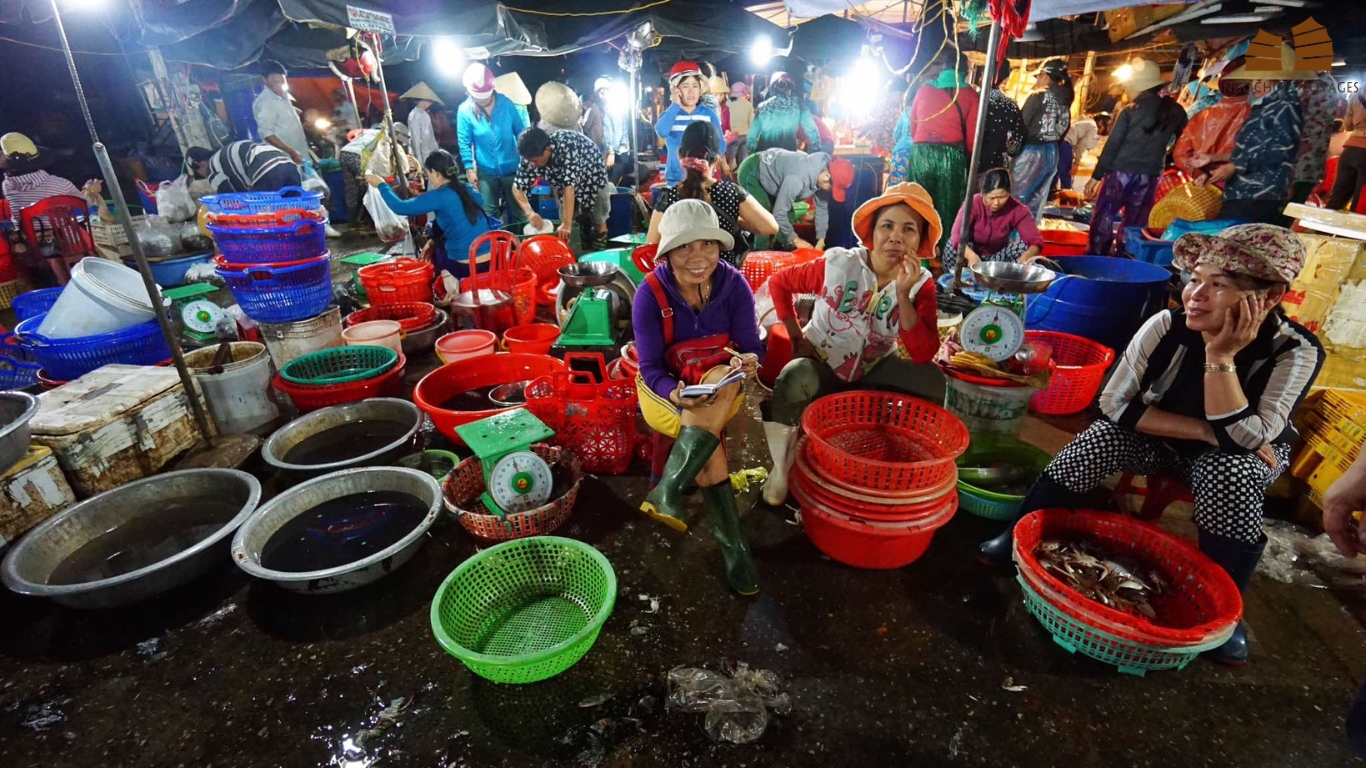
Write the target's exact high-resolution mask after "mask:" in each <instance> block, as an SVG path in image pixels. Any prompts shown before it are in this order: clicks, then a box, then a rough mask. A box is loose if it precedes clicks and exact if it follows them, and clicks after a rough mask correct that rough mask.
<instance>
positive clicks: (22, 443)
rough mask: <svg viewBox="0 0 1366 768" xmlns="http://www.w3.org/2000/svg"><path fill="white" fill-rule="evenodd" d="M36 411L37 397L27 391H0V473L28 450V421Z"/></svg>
mask: <svg viewBox="0 0 1366 768" xmlns="http://www.w3.org/2000/svg"><path fill="white" fill-rule="evenodd" d="M36 413H38V398H36V397H34V396H33V395H30V394H28V393H27V392H0V473H3V472H4V471H5V470H7V469H9V468H10V467H12V466H14V463H15V462H17V461H18V460H20V459H22V458H24V454H25V453H27V452H28V441H29V437H30V436H31V435H32V430H31V428H30V427H29V422H30V421H32V420H33V416H34V414H36Z"/></svg>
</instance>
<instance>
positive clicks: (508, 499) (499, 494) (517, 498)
mask: <svg viewBox="0 0 1366 768" xmlns="http://www.w3.org/2000/svg"><path fill="white" fill-rule="evenodd" d="M553 484H554V480H552V478H551V476H550V465H549V464H547V463H545V459H542V458H541V457H540V456H537V455H536V454H534V453H532V452H531V451H517V452H515V453H509V454H508V455H506V456H504V457H503V458H501V459H499V460H498V462H497V463H495V464H494V465H493V471H491V472H489V483H488V485H489V495H490V496H492V497H493V501H494V503H496V504H497V505H498V506H499V507H502V509H503V511H505V512H526V511H527V510H531V509H535V508H536V507H539V506H542V505H544V504H545V503H546V502H547V501H550V490H551V486H552V485H553Z"/></svg>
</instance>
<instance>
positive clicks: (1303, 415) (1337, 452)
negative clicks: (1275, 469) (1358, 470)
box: [1290, 389, 1366, 507]
mask: <svg viewBox="0 0 1366 768" xmlns="http://www.w3.org/2000/svg"><path fill="white" fill-rule="evenodd" d="M1300 434H1301V436H1303V437H1304V447H1303V448H1301V449H1300V452H1299V455H1297V456H1296V457H1295V460H1294V461H1293V462H1292V463H1291V465H1290V474H1292V475H1294V476H1295V477H1298V478H1299V479H1301V480H1303V481H1304V482H1305V484H1306V485H1308V486H1309V498H1310V499H1311V500H1312V501H1313V502H1314V503H1315V504H1318V505H1319V506H1320V507H1322V506H1323V494H1324V493H1325V492H1326V491H1327V490H1328V487H1329V486H1331V485H1332V484H1333V483H1334V482H1336V481H1337V480H1338V478H1340V477H1342V476H1343V474H1345V473H1346V472H1347V468H1348V467H1350V466H1352V462H1354V461H1356V459H1357V456H1359V455H1360V454H1361V444H1362V442H1363V441H1366V395H1358V394H1353V393H1349V392H1343V391H1340V390H1335V389H1326V390H1324V391H1323V392H1321V393H1319V394H1317V395H1315V396H1313V397H1311V398H1310V399H1309V401H1308V402H1307V403H1306V404H1305V407H1304V408H1302V409H1301V410H1300Z"/></svg>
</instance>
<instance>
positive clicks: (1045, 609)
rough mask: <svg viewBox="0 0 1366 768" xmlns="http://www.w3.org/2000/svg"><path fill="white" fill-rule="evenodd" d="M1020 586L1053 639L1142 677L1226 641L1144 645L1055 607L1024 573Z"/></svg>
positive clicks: (1183, 663) (1178, 665)
mask: <svg viewBox="0 0 1366 768" xmlns="http://www.w3.org/2000/svg"><path fill="white" fill-rule="evenodd" d="M1015 580H1016V581H1018V582H1020V589H1022V590H1024V599H1025V608H1027V609H1028V610H1029V612H1030V613H1032V614H1034V618H1036V619H1038V620H1039V623H1040V624H1042V625H1043V626H1044V629H1047V630H1048V632H1049V634H1051V635H1053V642H1055V643H1057V644H1058V645H1060V646H1062V647H1063V648H1065V649H1066V650H1067V651H1068V652H1069V653H1078V652H1080V653H1082V654H1085V655H1087V656H1090V657H1091V658H1093V659H1096V660H1098V661H1102V662H1104V663H1106V664H1112V665H1114V666H1115V667H1118V668H1119V671H1120V672H1123V673H1124V674H1126V675H1138V676H1140V677H1142V676H1143V674H1144V673H1146V672H1153V671H1159V670H1165V669H1182V668H1184V667H1185V666H1186V665H1187V664H1189V663H1191V661H1192V660H1193V659H1194V658H1195V657H1196V656H1199V655H1200V654H1202V653H1204V652H1205V651H1210V650H1213V649H1215V648H1218V647H1219V646H1221V645H1223V644H1224V643H1225V642H1227V640H1228V638H1221V639H1219V640H1215V641H1212V642H1209V643H1204V644H1202V645H1192V646H1187V647H1184V648H1170V647H1160V646H1156V645H1145V644H1143V643H1137V642H1134V641H1132V640H1125V639H1124V638H1121V637H1116V636H1114V635H1112V634H1110V633H1108V632H1105V631H1103V630H1100V629H1096V628H1095V627H1092V626H1089V625H1086V624H1082V623H1081V622H1080V621H1078V620H1077V619H1075V618H1073V617H1071V616H1069V615H1067V614H1066V613H1063V612H1062V611H1060V610H1058V609H1057V608H1055V607H1053V605H1052V604H1050V603H1049V602H1048V601H1047V600H1045V599H1044V598H1043V596H1042V595H1040V594H1039V593H1038V592H1035V591H1034V588H1033V587H1031V586H1029V583H1028V582H1026V581H1025V580H1024V577H1023V576H1020V575H1018V574H1017V575H1016V576H1015Z"/></svg>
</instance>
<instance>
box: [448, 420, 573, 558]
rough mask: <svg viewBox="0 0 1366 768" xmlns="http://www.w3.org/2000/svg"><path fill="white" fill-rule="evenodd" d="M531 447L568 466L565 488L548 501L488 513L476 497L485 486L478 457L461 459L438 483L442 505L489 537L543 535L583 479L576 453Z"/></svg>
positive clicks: (569, 505)
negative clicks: (532, 506)
mask: <svg viewBox="0 0 1366 768" xmlns="http://www.w3.org/2000/svg"><path fill="white" fill-rule="evenodd" d="M531 450H532V452H534V453H535V454H536V455H537V456H540V457H541V458H543V459H545V460H546V462H547V463H548V464H550V465H551V466H552V468H553V467H554V466H555V465H556V464H561V465H563V466H564V468H565V469H567V470H569V476H570V482H571V485H570V486H569V490H567V491H565V492H564V494H563V495H561V496H560V497H559V498H558V499H555V500H553V501H551V502H550V503H549V504H545V505H543V506H540V507H537V508H535V509H532V510H528V511H526V512H516V513H513V514H510V515H507V516H506V517H499V516H498V515H494V514H490V513H489V511H488V509H486V508H485V507H484V502H483V501H482V500H480V498H479V496H480V494H482V493H483V492H484V491H485V490H486V488H485V485H484V470H483V467H482V465H480V463H479V459H478V457H471V458H468V459H465V460H464V461H462V462H460V463H459V464H458V465H456V467H455V469H453V470H451V473H450V474H449V475H447V476H446V480H445V482H443V483H442V484H441V490H442V495H443V496H444V497H445V502H446V509H447V510H449V511H450V513H451V514H453V515H455V516H456V519H458V520H459V521H460V525H461V526H463V527H464V528H465V530H467V531H469V532H470V533H472V534H474V535H475V536H478V537H480V538H482V539H487V540H489V541H509V540H511V539H520V538H523V537H526V536H544V535H546V534H549V533H551V532H553V531H554V530H555V529H556V528H559V527H560V526H561V525H563V524H564V521H565V520H568V519H569V513H570V512H573V511H574V502H575V501H577V500H578V498H579V485H580V484H581V483H582V482H583V471H582V470H581V469H580V467H579V459H578V457H576V456H575V455H574V454H573V453H571V452H569V451H565V450H563V449H561V448H557V447H555V446H550V445H544V444H541V443H537V444H536V445H533V446H531Z"/></svg>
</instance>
